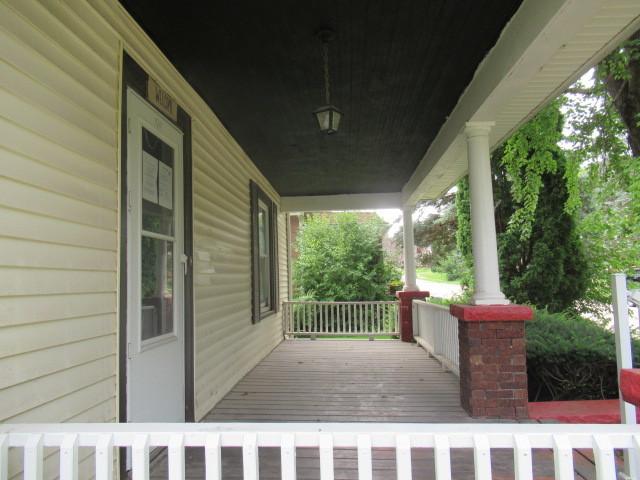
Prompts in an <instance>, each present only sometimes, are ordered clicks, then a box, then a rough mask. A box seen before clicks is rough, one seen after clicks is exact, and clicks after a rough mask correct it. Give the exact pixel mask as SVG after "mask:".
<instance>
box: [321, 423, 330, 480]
mask: <svg viewBox="0 0 640 480" xmlns="http://www.w3.org/2000/svg"><path fill="white" fill-rule="evenodd" d="M319 443H320V480H333V477H334V475H333V437H332V435H331V434H330V433H321V434H320V442H319Z"/></svg>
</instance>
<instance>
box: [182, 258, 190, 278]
mask: <svg viewBox="0 0 640 480" xmlns="http://www.w3.org/2000/svg"><path fill="white" fill-rule="evenodd" d="M189 260H190V259H189V255H185V254H184V253H183V254H182V255H180V261H181V262H182V267H183V268H184V276H185V277H186V276H187V275H188V274H189Z"/></svg>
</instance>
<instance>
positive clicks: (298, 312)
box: [282, 301, 399, 336]
mask: <svg viewBox="0 0 640 480" xmlns="http://www.w3.org/2000/svg"><path fill="white" fill-rule="evenodd" d="M282 305H283V321H284V329H285V333H286V334H287V335H288V336H317V335H322V336H324V335H329V336H331V335H340V336H345V335H347V336H349V335H350V336H359V335H366V336H380V335H390V336H396V335H398V334H399V327H398V302H394V301H391V302H301V301H300V302H298V301H293V302H283V304H282Z"/></svg>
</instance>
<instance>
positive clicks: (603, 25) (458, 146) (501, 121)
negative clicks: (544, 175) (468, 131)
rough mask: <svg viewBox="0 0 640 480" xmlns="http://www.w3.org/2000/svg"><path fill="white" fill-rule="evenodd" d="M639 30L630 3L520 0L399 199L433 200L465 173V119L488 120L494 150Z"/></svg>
mask: <svg viewBox="0 0 640 480" xmlns="http://www.w3.org/2000/svg"><path fill="white" fill-rule="evenodd" d="M638 27H640V3H639V2H637V1H633V0H579V1H577V0H525V1H524V2H523V3H522V5H521V7H520V8H519V10H518V11H517V12H516V14H515V15H514V16H513V18H512V19H511V21H510V22H509V24H508V25H507V26H506V27H505V29H504V30H503V32H502V34H501V36H500V38H499V39H498V42H497V43H496V45H495V46H494V48H493V49H492V50H491V51H490V52H489V54H488V55H487V57H486V58H485V59H484V60H483V62H482V63H481V64H480V66H479V67H478V69H477V71H476V73H475V75H474V78H473V80H472V81H471V83H470V84H469V86H468V87H467V89H466V90H465V92H464V93H463V94H462V96H461V97H460V100H459V101H458V104H457V105H456V107H455V108H454V110H453V111H452V113H451V115H450V116H449V118H448V119H447V121H446V122H445V124H444V125H443V127H442V128H441V129H440V131H439V133H438V135H437V137H436V139H435V140H434V141H433V143H432V144H431V146H430V147H429V149H428V150H427V152H426V153H425V155H424V157H423V158H422V160H421V162H420V163H419V164H418V167H417V168H416V170H415V171H414V173H413V175H412V176H411V178H410V179H409V181H408V182H407V184H406V185H405V186H404V188H403V191H402V200H403V203H404V204H414V203H416V202H417V201H418V200H421V199H423V198H437V197H438V196H439V195H441V194H442V193H443V192H445V191H446V190H447V189H448V188H449V187H450V186H451V185H453V184H455V182H456V181H457V180H458V179H459V178H460V177H461V176H462V175H464V174H465V172H466V171H467V158H466V149H465V139H464V135H463V130H464V126H465V123H466V122H468V121H495V122H496V128H494V129H493V130H492V133H491V137H490V146H491V147H492V148H495V147H496V146H497V145H499V144H500V143H501V142H502V141H503V140H504V139H505V138H506V137H507V136H508V135H509V134H510V133H511V132H512V131H513V130H514V129H516V128H517V127H518V126H519V125H521V124H522V123H523V122H524V121H526V120H527V119H528V118H530V117H531V116H532V115H533V114H535V112H536V111H537V110H538V109H539V108H540V107H541V106H543V105H544V104H545V103H546V102H547V100H549V99H551V98H554V97H555V96H556V95H558V94H559V93H560V92H561V91H562V90H563V89H564V88H565V87H566V86H568V85H569V84H570V83H571V82H573V81H575V80H576V79H577V78H578V77H579V76H580V75H582V74H583V73H584V72H585V71H587V70H588V69H589V68H590V67H591V66H593V65H595V64H596V63H597V62H598V61H599V60H600V59H601V58H603V57H604V56H605V55H606V54H607V53H609V52H610V51H611V50H612V49H613V48H615V46H616V45H618V44H619V43H620V42H621V41H622V40H624V39H625V38H627V37H628V36H629V35H631V34H632V33H633V32H634V31H635V30H636V29H637V28H638ZM574 49H575V51H574ZM558 66H560V67H561V70H562V73H561V74H560V75H558V74H557V72H556V71H554V68H557V67H558ZM549 67H551V68H549ZM547 70H548V71H547ZM514 100H517V102H514ZM512 102H513V103H512Z"/></svg>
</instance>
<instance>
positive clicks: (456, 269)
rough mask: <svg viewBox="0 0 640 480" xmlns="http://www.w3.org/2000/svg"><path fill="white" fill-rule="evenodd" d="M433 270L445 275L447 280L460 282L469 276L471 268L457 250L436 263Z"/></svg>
mask: <svg viewBox="0 0 640 480" xmlns="http://www.w3.org/2000/svg"><path fill="white" fill-rule="evenodd" d="M432 270H433V271H434V272H440V273H445V274H446V275H447V280H449V281H454V280H460V279H461V278H463V277H464V276H465V275H467V274H468V270H469V267H468V266H467V262H466V261H465V259H464V257H463V256H462V254H461V253H460V252H458V251H457V250H456V251H455V252H452V253H450V254H449V255H447V256H446V257H444V258H443V259H441V260H440V261H439V262H438V263H436V264H435V265H434V266H433V267H432Z"/></svg>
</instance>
